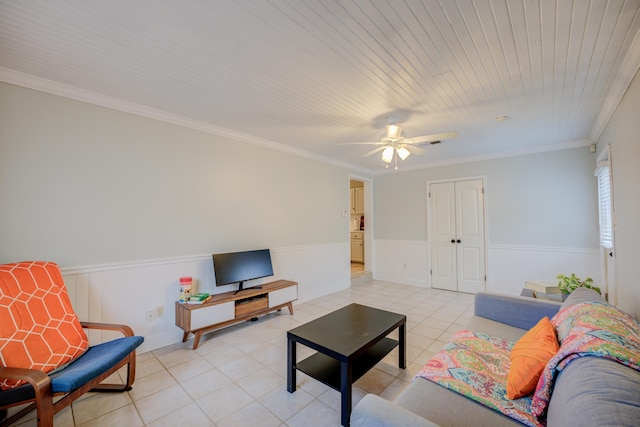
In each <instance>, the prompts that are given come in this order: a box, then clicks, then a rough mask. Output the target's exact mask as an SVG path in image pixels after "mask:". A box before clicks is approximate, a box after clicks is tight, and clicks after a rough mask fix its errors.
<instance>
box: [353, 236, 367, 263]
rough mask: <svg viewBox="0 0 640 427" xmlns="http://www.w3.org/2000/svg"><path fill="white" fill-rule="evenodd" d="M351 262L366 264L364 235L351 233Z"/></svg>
mask: <svg viewBox="0 0 640 427" xmlns="http://www.w3.org/2000/svg"><path fill="white" fill-rule="evenodd" d="M351 262H364V233H363V232H362V231H352V232H351Z"/></svg>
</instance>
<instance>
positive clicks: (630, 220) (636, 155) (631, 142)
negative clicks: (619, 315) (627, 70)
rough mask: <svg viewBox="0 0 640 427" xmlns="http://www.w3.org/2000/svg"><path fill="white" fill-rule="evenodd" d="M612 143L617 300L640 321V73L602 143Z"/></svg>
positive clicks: (600, 148) (625, 96) (618, 109)
mask: <svg viewBox="0 0 640 427" xmlns="http://www.w3.org/2000/svg"><path fill="white" fill-rule="evenodd" d="M607 144H611V161H612V167H611V168H612V173H613V203H614V211H615V218H616V228H615V249H616V250H615V255H616V261H615V262H616V286H617V292H616V293H617V295H616V300H617V303H618V305H619V306H620V307H621V308H622V309H623V310H625V311H627V312H628V313H631V314H632V315H634V316H635V317H636V319H638V318H640V280H639V277H638V276H639V273H640V269H639V268H638V261H639V260H640V246H639V244H640V73H637V74H636V76H635V78H634V80H633V81H632V82H631V85H630V86H629V88H628V89H627V92H626V94H625V95H624V97H623V99H622V101H621V102H620V104H619V105H618V108H617V109H616V112H615V113H614V114H613V116H612V117H611V120H610V121H609V123H608V125H607V127H606V128H605V131H604V132H603V133H602V135H601V136H600V138H599V140H598V150H599V151H601V150H602V149H604V147H605V146H606V145H607Z"/></svg>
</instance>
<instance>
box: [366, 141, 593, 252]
mask: <svg viewBox="0 0 640 427" xmlns="http://www.w3.org/2000/svg"><path fill="white" fill-rule="evenodd" d="M451 143H452V144H455V142H451ZM427 155H428V154H427ZM595 161H596V157H595V154H592V153H590V152H589V148H588V147H581V148H574V149H570V150H559V151H551V152H546V153H539V154H530V155H526V156H518V157H509V158H503V159H495V160H486V161H478V162H472V163H464V164H458V165H451V166H445V167H437V168H430V169H422V170H416V171H407V172H402V171H400V172H398V173H392V174H387V175H382V176H379V177H376V179H375V195H374V197H375V201H376V205H375V220H376V227H375V238H376V239H405V240H428V236H427V211H426V209H427V202H426V190H427V182H429V181H435V180H443V179H456V178H464V177H476V176H482V177H485V178H486V181H485V183H486V189H485V190H486V192H485V203H486V212H487V217H486V222H487V231H488V233H487V240H488V243H489V244H501V245H521V246H545V247H567V248H590V249H593V248H597V245H598V238H597V234H598V229H597V225H598V218H597V188H596V180H595V178H594V176H593V169H594V167H595Z"/></svg>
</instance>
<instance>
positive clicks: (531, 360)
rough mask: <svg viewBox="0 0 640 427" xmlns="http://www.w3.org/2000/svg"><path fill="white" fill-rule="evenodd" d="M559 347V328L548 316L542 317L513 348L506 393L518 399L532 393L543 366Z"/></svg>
mask: <svg viewBox="0 0 640 427" xmlns="http://www.w3.org/2000/svg"><path fill="white" fill-rule="evenodd" d="M559 349H560V347H559V346H558V339H557V337H556V330H555V329H554V327H553V325H552V324H551V321H549V318H548V317H543V318H542V319H540V321H539V322H538V324H537V325H536V326H534V327H533V328H531V329H530V330H529V331H528V332H527V333H526V334H524V335H523V336H522V338H520V339H519V340H518V341H517V342H516V343H515V345H514V346H513V349H512V350H511V355H510V359H511V366H510V367H509V375H508V377H507V397H508V398H509V399H518V398H520V397H523V396H526V395H528V394H530V393H532V392H533V391H534V390H535V389H536V385H537V384H538V380H539V379H540V375H542V371H543V370H544V367H545V366H546V364H547V363H548V362H549V360H551V358H552V357H553V356H555V354H556V353H557V352H558V350H559Z"/></svg>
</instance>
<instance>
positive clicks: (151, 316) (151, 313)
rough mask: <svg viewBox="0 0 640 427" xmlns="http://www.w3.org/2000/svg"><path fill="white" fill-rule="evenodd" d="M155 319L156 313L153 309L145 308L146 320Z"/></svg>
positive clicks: (151, 320)
mask: <svg viewBox="0 0 640 427" xmlns="http://www.w3.org/2000/svg"><path fill="white" fill-rule="evenodd" d="M154 320H156V315H155V313H154V311H153V310H147V322H153V321H154Z"/></svg>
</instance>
